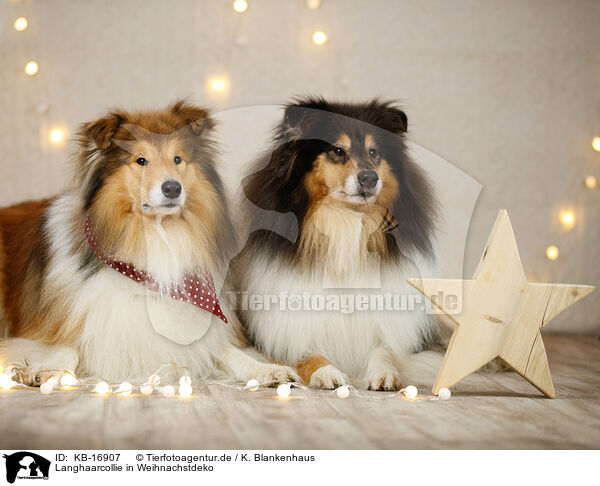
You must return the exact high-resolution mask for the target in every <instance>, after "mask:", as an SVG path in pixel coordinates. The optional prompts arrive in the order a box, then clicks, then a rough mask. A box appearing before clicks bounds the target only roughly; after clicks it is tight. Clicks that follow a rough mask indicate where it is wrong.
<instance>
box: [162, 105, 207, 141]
mask: <svg viewBox="0 0 600 486" xmlns="http://www.w3.org/2000/svg"><path fill="white" fill-rule="evenodd" d="M171 112H172V113H173V115H175V116H176V117H177V118H179V120H180V121H181V122H182V124H183V125H188V126H189V128H190V130H191V131H192V133H193V134H194V135H202V134H203V133H204V132H208V131H210V130H212V129H213V128H214V127H215V121H214V120H213V119H212V118H211V117H210V114H209V112H208V110H206V109H204V108H201V107H199V106H194V105H191V104H189V103H188V102H187V101H185V100H180V101H178V102H177V103H174V104H173V105H171Z"/></svg>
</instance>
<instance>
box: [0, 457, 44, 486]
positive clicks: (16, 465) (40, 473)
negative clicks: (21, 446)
mask: <svg viewBox="0 0 600 486" xmlns="http://www.w3.org/2000/svg"><path fill="white" fill-rule="evenodd" d="M4 459H5V460H6V480H7V481H8V482H9V483H10V484H12V483H14V482H15V480H16V479H17V478H19V479H48V473H49V472H50V461H49V460H48V459H46V458H45V457H42V456H40V455H39V454H34V453H33V452H27V451H21V452H15V453H14V454H10V455H6V454H4Z"/></svg>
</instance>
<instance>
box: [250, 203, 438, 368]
mask: <svg viewBox="0 0 600 486" xmlns="http://www.w3.org/2000/svg"><path fill="white" fill-rule="evenodd" d="M335 210H336V211H337V209H335ZM331 216H332V215H331V213H324V214H320V215H318V217H317V218H316V219H315V220H313V222H312V224H314V225H315V227H316V228H317V229H318V230H319V231H320V232H321V233H322V234H323V235H324V236H326V238H327V239H328V241H329V246H328V247H327V249H326V251H325V252H323V253H322V254H321V255H320V257H319V259H318V261H314V262H313V265H312V266H311V267H310V268H307V267H306V266H303V265H299V266H296V267H292V266H290V265H289V264H288V263H287V262H284V261H283V260H282V259H279V258H277V256H276V255H272V254H270V252H269V250H268V249H262V250H261V251H259V253H258V255H256V257H255V258H254V259H253V261H252V262H251V263H250V268H249V269H247V272H246V275H245V277H246V278H245V280H244V282H243V284H242V285H243V288H242V289H241V290H242V291H245V292H247V293H248V303H249V302H250V299H252V296H253V295H255V296H259V299H260V300H261V301H263V302H266V301H270V302H271V303H272V304H270V305H269V308H268V309H266V308H265V306H261V308H260V309H256V308H249V307H246V308H242V314H243V315H244V320H245V322H246V325H247V327H248V330H249V333H250V335H251V337H252V338H253V339H254V341H255V342H256V344H257V345H258V346H259V347H260V348H261V349H262V350H264V351H265V352H266V353H267V354H268V355H269V356H270V357H272V358H273V359H277V360H282V361H284V362H287V363H290V364H293V363H297V362H298V361H299V360H301V359H302V358H304V357H306V355H308V354H311V353H318V354H322V355H323V356H325V357H326V358H327V359H329V360H330V361H331V362H332V363H333V364H334V365H336V366H337V367H338V368H339V369H340V370H342V371H343V372H344V373H347V374H349V375H350V376H354V377H360V376H362V374H363V372H364V368H365V366H366V364H367V362H368V359H369V357H370V356H371V354H372V352H373V351H374V350H375V349H376V348H377V347H380V346H385V347H387V348H388V349H389V350H390V351H392V353H393V354H394V355H396V356H398V357H401V356H403V355H406V354H408V353H410V352H413V351H414V350H416V349H417V348H418V346H419V345H420V343H421V340H422V338H423V336H425V335H427V334H428V333H430V332H431V329H432V325H433V322H432V319H430V317H429V316H428V315H427V314H426V312H425V306H426V305H427V303H426V300H425V299H424V298H423V297H422V296H420V295H419V294H418V292H416V291H415V290H414V289H413V288H412V287H410V286H409V285H408V284H407V283H406V278H409V277H411V276H412V275H420V274H421V273H420V272H419V269H418V268H417V267H416V266H415V265H413V264H410V263H404V264H400V263H399V262H395V263H389V262H385V263H384V262H381V259H380V257H379V256H378V255H377V254H375V253H369V252H368V251H366V241H367V239H368V238H365V234H364V225H363V221H362V218H361V215H360V213H357V212H354V211H352V212H347V213H345V214H344V215H343V217H341V218H340V217H339V216H340V215H339V214H335V215H334V217H333V218H331ZM307 295H308V297H306V296H307ZM313 296H323V299H324V300H325V301H330V302H334V301H337V302H339V303H340V305H339V306H338V308H339V310H327V308H325V309H322V310H315V308H314V307H313V306H312V304H310V303H308V305H307V302H309V301H310V300H311V299H312V297H313ZM388 296H389V297H388ZM365 297H366V298H367V299H368V301H369V304H368V305H367V309H366V310H358V309H357V308H356V307H357V305H356V304H357V302H358V301H359V300H361V301H363V302H364V299H365ZM298 298H299V299H300V300H301V304H300V306H299V308H298V306H297V305H294V309H295V310H292V309H291V306H290V305H289V303H290V302H291V300H290V299H293V300H294V301H297V300H298ZM319 298H320V297H319ZM389 302H391V305H390V306H388V305H387V303H389ZM238 304H239V305H242V306H244V303H243V302H241V303H240V302H238ZM334 308H335V305H334ZM352 308H353V309H352ZM362 308H363V309H364V306H363V307H362ZM349 309H352V310H349Z"/></svg>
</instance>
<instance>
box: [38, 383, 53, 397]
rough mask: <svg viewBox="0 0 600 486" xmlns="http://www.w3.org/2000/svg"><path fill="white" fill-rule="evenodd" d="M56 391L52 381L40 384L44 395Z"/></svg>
mask: <svg viewBox="0 0 600 486" xmlns="http://www.w3.org/2000/svg"><path fill="white" fill-rule="evenodd" d="M53 391H54V385H53V384H52V383H50V381H46V382H44V383H42V384H41V385H40V393H41V394H42V395H50V394H51V393H52V392H53Z"/></svg>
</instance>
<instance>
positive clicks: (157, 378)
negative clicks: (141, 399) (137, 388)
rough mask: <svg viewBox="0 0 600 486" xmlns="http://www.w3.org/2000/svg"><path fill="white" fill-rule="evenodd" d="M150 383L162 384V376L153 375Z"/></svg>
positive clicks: (154, 384) (149, 380)
mask: <svg viewBox="0 0 600 486" xmlns="http://www.w3.org/2000/svg"><path fill="white" fill-rule="evenodd" d="M148 383H150V384H151V385H153V386H158V385H160V376H158V375H156V374H154V375H151V376H150V378H148Z"/></svg>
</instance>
